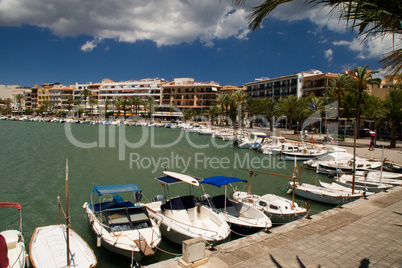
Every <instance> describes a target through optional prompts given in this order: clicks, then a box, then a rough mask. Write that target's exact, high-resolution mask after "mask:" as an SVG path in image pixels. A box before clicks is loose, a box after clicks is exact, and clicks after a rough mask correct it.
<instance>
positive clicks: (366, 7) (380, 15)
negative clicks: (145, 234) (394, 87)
mask: <svg viewBox="0 0 402 268" xmlns="http://www.w3.org/2000/svg"><path fill="white" fill-rule="evenodd" d="M232 1H233V2H234V3H235V4H236V5H242V4H244V3H245V2H246V1H247V0H232ZM293 1H295V0H265V1H262V3H261V4H260V5H259V6H256V7H254V8H253V9H252V12H251V13H250V15H249V17H248V21H249V28H250V29H252V30H253V31H255V30H256V29H258V28H260V27H261V25H262V22H263V20H264V19H265V18H266V17H268V16H269V15H270V14H271V13H272V12H273V11H274V10H275V9H276V8H277V7H278V6H281V5H282V4H285V3H288V2H293ZM304 2H305V3H306V4H311V5H312V6H316V5H320V4H321V5H324V6H329V7H330V10H331V11H330V15H332V14H334V12H338V11H340V12H339V13H338V14H339V19H340V20H341V19H344V20H346V22H347V27H348V28H351V29H355V28H356V29H358V33H359V35H360V36H364V37H365V38H367V36H368V35H377V34H380V35H383V36H384V35H386V34H392V35H393V36H394V37H395V39H400V36H398V35H399V34H401V33H402V27H401V21H402V5H401V4H400V0H387V1H378V0H354V1H351V0H305V1H304ZM395 42H396V43H398V42H397V41H395ZM380 62H381V63H382V64H383V66H382V68H384V69H388V70H389V72H390V73H391V74H393V75H396V74H400V71H401V70H402V48H401V47H398V48H396V49H395V48H392V51H391V52H390V53H388V54H386V57H385V58H384V59H383V60H381V61H380Z"/></svg>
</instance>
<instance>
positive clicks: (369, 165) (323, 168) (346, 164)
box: [304, 152, 382, 175]
mask: <svg viewBox="0 0 402 268" xmlns="http://www.w3.org/2000/svg"><path fill="white" fill-rule="evenodd" d="M304 164H306V165H307V166H309V167H313V168H316V171H317V173H322V174H332V175H334V174H336V173H349V174H351V173H352V172H353V166H354V165H353V155H352V154H350V153H346V152H334V153H329V154H327V155H324V156H322V157H319V158H317V159H311V160H308V161H306V162H304ZM381 165H382V162H381V161H371V160H368V159H364V158H360V157H356V170H368V169H375V168H379V167H381Z"/></svg>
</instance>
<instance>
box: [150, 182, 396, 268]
mask: <svg viewBox="0 0 402 268" xmlns="http://www.w3.org/2000/svg"><path fill="white" fill-rule="evenodd" d="M206 255H207V257H208V263H206V264H204V265H202V266H200V267H204V268H205V267H208V268H212V267H219V268H226V267H236V268H238V267H396V268H401V267H402V187H398V188H394V189H391V190H390V191H388V192H383V193H378V194H375V195H373V196H370V197H368V199H361V200H358V201H355V202H353V203H350V204H347V205H344V206H343V207H342V208H335V209H332V210H329V211H325V212H322V213H320V214H316V215H313V217H312V219H301V220H299V221H296V222H292V223H289V224H286V225H283V226H281V227H276V228H273V229H271V232H270V233H258V234H255V235H252V236H249V237H245V238H242V239H238V240H236V241H232V242H230V243H226V244H222V245H219V246H218V247H217V250H216V251H213V252H212V251H208V250H207V251H206ZM177 263H178V259H177V258H176V259H171V260H167V261H164V262H161V263H157V264H154V265H150V266H149V267H152V268H159V267H164V268H165V267H167V268H169V267H178V264H177Z"/></svg>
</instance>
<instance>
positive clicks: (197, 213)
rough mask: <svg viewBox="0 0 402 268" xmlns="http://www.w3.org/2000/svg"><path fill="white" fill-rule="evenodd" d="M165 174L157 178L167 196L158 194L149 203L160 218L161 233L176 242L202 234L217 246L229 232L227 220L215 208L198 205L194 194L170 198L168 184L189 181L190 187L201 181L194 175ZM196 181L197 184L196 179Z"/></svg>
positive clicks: (154, 215)
mask: <svg viewBox="0 0 402 268" xmlns="http://www.w3.org/2000/svg"><path fill="white" fill-rule="evenodd" d="M164 173H165V175H166V176H163V177H158V178H155V180H156V181H157V182H159V183H160V184H161V185H163V186H164V189H165V196H166V191H167V193H168V195H169V196H168V198H167V199H166V198H165V196H163V195H157V196H155V197H154V198H153V202H150V203H146V204H145V206H146V207H147V208H148V209H149V210H150V216H151V217H152V218H154V219H155V220H158V221H160V222H161V223H160V230H161V232H162V235H163V236H164V237H165V238H166V239H168V240H170V241H172V242H173V243H176V244H181V243H182V242H183V241H184V240H188V239H191V238H196V237H201V238H203V239H204V240H205V241H206V242H207V243H208V244H209V245H215V244H217V243H218V242H221V241H223V240H224V239H226V238H227V237H228V236H229V234H230V228H229V225H228V224H227V223H226V221H225V219H223V218H222V217H221V216H219V215H218V214H217V213H216V212H214V211H213V210H212V209H210V208H207V207H204V206H201V205H197V204H196V202H195V196H194V195H192V194H191V188H190V195H187V196H178V197H173V198H171V197H170V193H169V186H171V185H174V184H177V183H188V184H189V185H190V186H197V185H198V181H197V180H196V179H195V178H194V177H191V176H187V175H184V174H179V173H174V172H167V171H165V172H164ZM194 181H196V183H195V182H194Z"/></svg>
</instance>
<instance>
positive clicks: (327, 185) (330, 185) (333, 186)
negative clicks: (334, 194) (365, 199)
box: [318, 180, 374, 196]
mask: <svg viewBox="0 0 402 268" xmlns="http://www.w3.org/2000/svg"><path fill="white" fill-rule="evenodd" d="M318 184H319V185H320V186H321V187H324V188H327V189H331V190H336V191H344V192H348V193H351V192H352V189H351V188H350V187H346V186H342V185H340V184H338V183H335V182H331V183H327V182H322V181H320V180H319V181H318ZM354 193H356V194H365V195H367V196H368V195H372V194H374V193H373V192H367V191H361V190H357V189H356V190H354Z"/></svg>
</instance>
